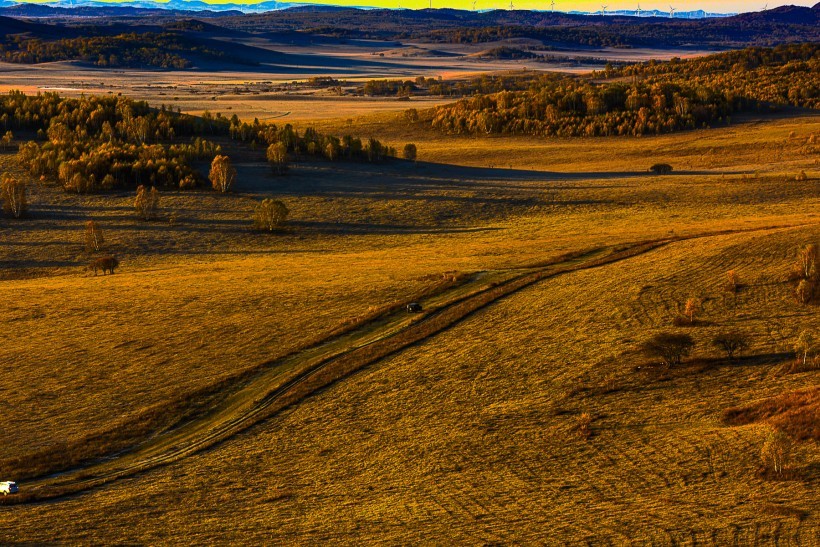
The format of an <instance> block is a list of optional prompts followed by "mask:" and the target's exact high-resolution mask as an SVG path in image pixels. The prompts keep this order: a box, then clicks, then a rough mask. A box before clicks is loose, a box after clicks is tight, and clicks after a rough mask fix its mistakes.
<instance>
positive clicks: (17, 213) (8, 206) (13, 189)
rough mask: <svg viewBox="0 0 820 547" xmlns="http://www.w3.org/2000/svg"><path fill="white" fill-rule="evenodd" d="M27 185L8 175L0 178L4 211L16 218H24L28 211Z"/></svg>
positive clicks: (0, 191) (4, 174) (0, 193)
mask: <svg viewBox="0 0 820 547" xmlns="http://www.w3.org/2000/svg"><path fill="white" fill-rule="evenodd" d="M26 190H27V188H26V183H25V182H24V181H21V180H17V179H16V178H14V177H13V176H11V175H9V174H8V173H3V176H2V178H0V201H2V202H3V211H5V212H6V214H9V215H11V216H13V217H14V218H22V217H23V216H25V214H26V211H28V202H27V201H26Z"/></svg>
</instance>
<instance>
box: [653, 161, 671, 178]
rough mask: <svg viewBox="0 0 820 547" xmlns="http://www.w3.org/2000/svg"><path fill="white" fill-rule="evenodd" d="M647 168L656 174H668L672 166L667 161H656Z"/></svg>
mask: <svg viewBox="0 0 820 547" xmlns="http://www.w3.org/2000/svg"><path fill="white" fill-rule="evenodd" d="M649 170H650V171H652V172H653V173H655V174H656V175H668V174H670V173H671V172H672V166H671V165H669V164H668V163H656V164H655V165H653V166H652V167H650V168H649Z"/></svg>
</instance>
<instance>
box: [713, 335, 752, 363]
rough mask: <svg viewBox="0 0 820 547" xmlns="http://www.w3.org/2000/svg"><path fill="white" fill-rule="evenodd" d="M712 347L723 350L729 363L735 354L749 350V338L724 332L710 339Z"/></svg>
mask: <svg viewBox="0 0 820 547" xmlns="http://www.w3.org/2000/svg"><path fill="white" fill-rule="evenodd" d="M712 345H713V346H715V347H716V348H719V349H721V350H723V351H724V352H725V353H726V357H727V358H728V359H729V360H730V361H731V360H732V359H734V358H735V354H738V353H741V352H743V351H745V350H747V349H749V337H748V336H747V335H745V334H743V333H741V332H724V333H722V334H718V335H717V336H715V337H714V338H713V339H712Z"/></svg>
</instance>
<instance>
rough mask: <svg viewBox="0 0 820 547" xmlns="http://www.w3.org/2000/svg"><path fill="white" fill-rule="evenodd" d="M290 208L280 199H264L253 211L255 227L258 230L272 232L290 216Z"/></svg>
mask: <svg viewBox="0 0 820 547" xmlns="http://www.w3.org/2000/svg"><path fill="white" fill-rule="evenodd" d="M288 213H290V211H288V208H287V207H286V206H285V204H284V203H282V202H281V201H279V200H276V199H271V198H267V199H263V200H262V202H261V203H259V205H257V206H256V209H255V210H254V212H253V227H254V228H255V229H257V230H266V231H268V232H272V231H273V230H274V229H276V228H278V227H279V226H281V225H282V224H284V223H285V221H286V220H287V218H288Z"/></svg>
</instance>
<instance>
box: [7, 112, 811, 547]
mask: <svg viewBox="0 0 820 547" xmlns="http://www.w3.org/2000/svg"><path fill="white" fill-rule="evenodd" d="M313 125H315V126H316V127H317V128H318V129H319V130H321V131H328V132H334V133H344V132H348V131H352V132H354V133H355V134H357V135H359V136H363V137H367V136H370V135H373V136H376V137H378V138H380V139H383V140H385V141H387V142H389V143H390V144H391V145H394V146H397V147H400V146H403V145H404V143H406V142H415V143H416V144H417V145H418V148H419V162H418V164H416V165H412V164H407V163H405V162H397V163H394V164H385V165H380V166H372V165H358V164H328V163H323V162H316V163H306V164H303V165H299V166H296V167H295V169H294V170H293V174H292V175H290V176H288V177H284V178H277V177H274V176H273V175H271V174H270V173H269V172H268V170H267V169H266V168H264V167H262V166H261V164H260V163H259V162H260V161H261V159H262V154H261V152H260V153H259V158H258V159H256V158H255V157H253V155H252V154H248V153H240V152H238V151H236V150H234V149H233V148H231V145H230V144H229V143H226V145H225V146H226V150H227V151H228V153H229V154H234V155H235V157H236V158H237V161H238V162H239V165H238V167H239V174H240V177H239V182H238V184H237V192H236V193H235V194H233V195H228V196H216V195H213V194H212V193H209V192H205V191H201V192H199V191H198V192H194V193H178V192H168V193H166V194H165V195H164V196H163V211H162V216H163V220H162V221H157V222H152V223H143V222H140V221H138V220H136V218H135V217H133V216H132V215H131V212H130V210H129V209H130V207H131V200H132V197H131V196H130V195H128V194H122V195H106V196H83V197H77V196H71V195H65V194H61V193H58V192H57V191H56V190H54V189H51V188H42V189H40V190H38V192H37V193H36V195H35V196H34V199H33V206H32V217H33V218H32V219H30V220H25V221H20V222H11V221H9V220H2V221H0V264H2V265H3V266H4V268H3V270H2V277H0V279H3V280H2V281H0V293H2V301H3V302H6V303H7V306H6V310H7V311H6V313H5V314H3V317H2V318H0V321H2V329H3V332H6V333H10V336H8V339H7V341H6V342H5V343H4V344H2V345H0V363H2V366H0V385H3V386H13V388H11V389H4V392H3V402H2V403H0V404H2V408H3V412H2V414H0V429H1V430H3V431H13V432H14V436H15V438H16V439H18V442H15V443H3V444H0V480H5V478H4V477H5V476H6V475H9V474H11V475H13V474H14V472H15V469H14V468H13V467H12V466H11V464H10V463H9V462H11V461H12V460H14V459H19V458H20V457H25V456H27V455H31V456H34V455H37V454H42V453H43V451H48V449H49V448H50V447H51V448H53V447H55V446H62V445H61V443H65V444H66V446H69V447H75V446H76V445H77V444H78V443H82V442H83V441H82V439H84V438H85V437H87V436H88V435H89V433H96V432H106V431H118V430H119V429H122V428H128V427H132V426H133V424H134V423H135V422H134V420H138V417H139V416H141V415H143V414H147V413H149V412H148V409H151V408H155V409H163V408H176V407H174V406H173V405H172V403H173V402H174V401H179V400H183V401H184V400H185V399H186V398H188V397H190V396H191V394H193V393H196V392H198V391H201V390H205V389H207V388H208V387H209V386H213V385H215V384H218V383H219V382H223V381H225V379H226V378H229V377H231V376H232V375H235V374H239V373H241V372H243V371H250V370H256V369H257V368H258V367H260V366H261V365H262V364H263V363H265V362H269V361H272V360H274V359H277V358H279V357H282V356H284V355H286V354H288V353H289V352H292V351H294V350H296V349H299V348H304V347H305V346H307V345H309V344H311V343H314V342H316V341H318V340H321V339H322V338H324V337H325V336H327V335H328V334H329V333H331V332H333V331H338V328H339V327H340V326H343V325H346V324H351V323H352V322H354V321H355V320H356V318H361V317H364V316H367V315H368V312H369V311H370V312H373V310H374V309H376V308H380V307H383V306H386V305H388V304H391V303H396V302H405V301H408V300H411V299H413V298H415V295H418V294H420V293H421V292H422V291H424V290H425V289H426V288H429V287H430V286H431V285H433V284H435V283H436V282H437V281H438V280H439V279H440V278H441V274H442V273H444V272H452V271H460V272H466V273H475V272H481V271H488V273H487V274H486V275H488V276H492V275H498V273H497V272H499V271H506V270H504V269H509V268H519V267H522V266H529V265H534V264H538V263H541V262H545V261H547V260H549V259H553V258H555V257H557V256H559V255H561V254H563V253H570V252H580V251H590V250H594V249H602V248H606V249H610V250H612V249H615V248H618V247H619V246H624V245H633V244H636V243H638V242H641V241H647V240H657V239H663V238H681V237H685V238H688V239H670V241H669V242H668V243H666V244H664V245H661V246H659V247H657V248H653V249H650V250H648V251H647V252H643V253H641V254H636V255H635V256H626V257H624V258H623V259H619V260H617V261H611V262H606V263H600V264H595V263H593V262H592V261H591V260H592V258H579V259H578V262H577V265H580V266H584V265H585V264H587V265H588V266H589V267H584V268H577V267H572V268H570V269H568V270H567V271H566V272H560V273H556V274H555V275H551V276H549V277H546V278H545V279H543V280H541V281H539V282H537V283H535V284H533V285H531V286H529V287H526V288H524V289H522V290H519V291H516V292H512V293H511V294H509V295H507V296H505V297H503V298H500V299H498V300H496V301H495V302H494V303H492V304H490V305H489V306H486V307H483V308H480V309H478V310H477V311H475V312H473V313H471V314H469V315H467V316H466V318H464V319H463V320H460V321H457V322H455V323H454V324H452V325H450V326H449V328H446V329H445V330H444V331H443V332H441V333H439V334H437V335H435V336H430V337H428V338H426V339H424V340H423V341H421V342H419V343H416V344H413V345H409V346H407V347H405V348H403V349H401V350H400V351H398V352H396V353H394V354H393V355H391V356H389V357H387V358H386V359H381V360H379V361H377V362H376V363H374V364H371V365H369V366H367V367H366V368H364V369H363V370H361V371H359V372H358V373H356V374H354V375H352V376H349V377H347V378H345V379H342V380H340V381H338V382H336V383H333V384H332V385H330V386H329V387H327V388H325V389H323V390H321V391H320V392H319V393H318V394H316V395H314V396H311V397H308V398H302V399H300V401H299V402H298V403H296V404H294V405H293V406H291V407H289V408H288V409H287V410H285V411H283V412H280V413H278V414H276V415H275V416H273V417H271V418H269V419H266V420H264V421H262V422H261V423H257V424H256V425H255V426H253V427H252V428H251V429H248V430H247V431H245V432H243V433H241V434H237V435H233V436H231V437H230V438H229V439H228V440H225V441H223V442H221V443H219V444H215V445H214V446H212V447H210V449H209V450H207V451H205V452H201V453H199V454H196V455H193V456H189V457H185V458H182V459H179V460H178V461H175V462H173V463H170V464H168V465H165V466H162V467H159V468H156V469H154V470H152V471H150V472H146V473H143V474H140V475H137V476H134V477H131V478H126V479H123V480H120V481H117V482H114V483H112V484H110V485H106V486H103V487H100V488H96V489H92V490H90V491H88V492H85V493H82V494H80V495H76V496H72V497H69V498H63V499H59V500H57V501H54V502H49V503H41V504H30V505H18V506H8V507H6V506H0V530H2V531H3V533H4V535H3V537H4V540H6V539H8V540H10V541H34V542H53V541H65V542H75V541H78V542H88V543H115V542H138V543H167V542H175V543H177V542H178V543H198V544H199V543H205V542H210V541H218V542H229V541H240V542H249V543H270V542H273V543H297V542H298V543H313V542H319V541H327V540H331V541H337V542H348V543H361V542H365V541H367V542H386V543H417V542H426V543H450V542H459V543H499V542H500V543H532V542H548V543H549V542H553V543H559V542H570V543H576V542H583V541H586V540H588V541H590V542H591V543H603V544H606V543H608V542H612V543H626V542H629V541H630V540H635V541H637V542H638V543H640V544H644V543H649V542H655V543H659V544H669V543H676V544H696V543H697V544H700V543H707V544H717V545H723V544H727V543H732V542H735V543H737V544H741V545H742V544H750V543H757V544H774V543H776V542H777V543H778V544H783V543H788V542H791V543H800V544H805V545H811V544H812V542H816V541H818V537H820V536H818V514H817V510H818V503H817V497H816V493H815V490H816V484H817V479H818V477H817V465H818V451H817V445H816V442H814V441H807V442H803V443H800V444H799V446H798V448H797V451H796V457H795V462H796V463H795V466H796V471H795V473H794V476H793V477H791V478H789V479H788V480H773V479H771V478H766V477H763V476H761V475H759V474H758V472H757V469H758V467H759V466H760V448H761V446H762V444H763V442H764V440H765V438H766V435H767V432H768V426H766V425H763V424H753V425H748V426H727V425H725V424H723V423H722V421H721V412H722V411H723V410H724V409H726V408H728V407H731V406H737V405H741V404H746V403H749V402H753V401H757V400H761V399H764V398H767V397H772V396H775V395H777V394H780V393H782V392H784V391H788V390H793V389H797V388H801V387H807V386H811V385H816V384H817V378H818V374H817V371H816V370H815V371H806V372H800V373H788V372H787V371H786V369H787V368H788V363H789V362H790V360H791V357H790V356H789V354H788V352H790V351H791V345H792V341H793V339H794V338H795V337H796V336H797V334H798V333H799V332H800V331H801V330H803V329H810V330H814V331H815V332H817V329H818V327H820V324H819V323H820V320H818V316H817V313H816V307H814V306H809V307H803V306H800V305H798V304H797V303H796V302H795V299H794V296H793V292H792V291H793V289H792V288H791V286H790V285H789V284H788V283H786V281H785V279H786V276H787V274H788V273H789V270H790V268H791V265H792V263H793V261H794V256H795V252H796V250H797V248H798V247H799V246H801V245H805V244H807V243H812V242H818V241H820V225H819V224H818V222H820V218H818V216H817V213H816V211H817V206H818V203H820V185H819V184H818V183H819V182H820V166H818V159H819V158H820V155H819V154H818V152H820V148H818V146H817V145H812V144H810V143H809V142H808V138H809V136H810V135H811V134H820V119H818V118H816V117H797V118H769V119H759V120H749V121H747V122H746V123H743V124H737V125H734V126H732V127H730V128H725V129H714V130H710V131H700V132H692V133H683V134H677V135H671V136H663V137H651V138H640V139H594V140H584V139H574V140H561V139H557V140H541V139H531V138H523V137H506V138H486V139H473V138H463V137H459V138H453V137H448V136H443V135H440V134H435V133H432V132H430V131H427V130H425V129H423V128H422V127H421V126H420V125H419V124H408V123H405V122H403V121H402V117H401V114H400V113H386V114H380V115H376V116H367V117H357V118H356V119H355V120H354V124H353V127H352V129H351V128H348V123H347V122H346V118H342V119H337V120H327V121H319V122H315V123H314V124H313ZM3 161H4V162H5V165H6V166H10V165H11V158H10V157H8V156H6V157H4V159H3ZM660 161H663V162H669V163H671V164H672V165H673V166H674V167H675V173H674V174H673V175H671V176H666V177H656V176H651V175H649V174H648V173H647V172H646V170H647V168H648V166H649V165H651V164H653V163H656V162H660ZM9 168H11V167H9ZM12 169H13V168H12ZM800 171H805V172H806V173H807V175H808V180H807V181H802V182H797V181H795V180H794V178H795V175H796V174H797V173H799V172H800ZM269 195H271V196H274V197H276V198H278V199H282V200H283V201H285V203H286V204H287V205H288V207H289V208H290V209H291V222H290V227H289V230H288V231H287V232H285V233H281V234H270V235H264V236H263V235H258V234H255V233H253V232H251V231H250V230H249V229H248V227H249V222H250V214H251V211H252V209H253V205H254V203H255V202H256V201H257V200H259V199H261V198H262V197H266V196H269ZM172 213H173V216H175V217H176V222H175V223H174V224H173V225H172V224H170V223H169V222H168V218H169V217H170V216H172ZM87 218H95V219H96V220H97V221H98V222H100V224H101V226H102V228H103V231H104V234H105V236H106V240H107V241H108V244H109V246H110V248H111V249H112V250H113V251H115V252H116V254H117V255H118V256H120V257H121V258H122V267H121V269H120V270H119V271H118V272H117V274H116V275H114V276H109V277H99V276H98V277H96V278H94V277H93V276H92V277H89V276H88V275H87V273H85V272H84V271H83V269H82V268H83V263H84V262H85V260H86V259H85V257H84V255H83V253H82V249H81V241H82V225H83V222H84V221H85V220H86V219H87ZM590 256H592V257H593V258H594V254H593V255H590ZM585 261H586V262H585ZM574 264H575V263H574ZM730 269H735V270H737V271H738V272H739V275H740V277H741V280H742V282H743V284H744V288H743V290H742V291H741V292H739V293H737V294H731V293H727V292H726V291H725V290H724V289H723V287H722V285H723V283H724V280H725V274H726V271H728V270H730ZM494 272H495V273H494ZM690 297H697V298H700V299H702V300H703V302H704V312H703V315H702V320H703V322H704V326H700V327H692V328H690V329H687V331H686V332H689V333H690V334H692V336H693V337H694V338H695V339H696V341H697V343H698V346H697V348H696V352H695V353H696V356H697V357H698V358H709V359H713V358H716V357H717V353H716V351H715V350H714V349H712V348H711V347H710V346H709V340H710V339H711V337H712V336H714V335H715V334H716V333H718V332H721V331H723V330H726V329H739V330H742V331H743V332H746V333H748V334H749V335H750V336H752V338H753V344H752V347H751V349H750V351H749V352H748V353H749V354H751V355H755V356H756V357H755V358H754V359H750V360H745V361H742V362H740V363H738V364H727V363H726V362H721V361H714V360H713V361H708V363H711V364H709V365H708V366H707V365H704V364H703V363H701V362H698V363H700V364H697V363H696V364H693V365H690V366H685V367H682V368H681V369H680V370H679V371H673V372H669V373H662V372H658V371H656V370H654V369H646V368H645V365H646V364H647V361H646V358H645V357H642V356H640V355H637V354H636V353H635V350H636V347H637V346H638V344H640V343H641V342H642V341H644V340H646V339H647V338H648V337H649V336H651V335H652V334H654V333H656V332H660V331H664V330H669V329H670V328H672V321H673V319H674V318H675V317H676V316H677V315H678V314H679V313H680V310H681V309H682V305H683V302H685V300H686V299H687V298H690ZM639 366H644V368H641V369H640V370H639V369H637V368H636V367H639ZM226 385H227V386H229V387H230V385H231V384H230V382H229V383H228V384H226ZM183 406H184V405H183ZM583 412H588V413H590V415H591V417H592V424H591V428H592V432H593V434H592V436H591V437H590V438H588V439H587V438H583V437H581V436H580V435H578V433H577V432H576V431H575V424H576V423H577V421H578V417H579V415H580V414H581V413H583ZM173 423H174V420H173V416H170V417H168V419H167V420H165V421H163V420H158V421H157V422H156V426H157V427H158V428H162V427H170V426H172V425H173ZM120 433H122V432H120ZM123 436H124V438H126V439H127V438H128V434H127V431H126V432H125V434H124V435H123ZM135 437H136V438H137V439H141V440H145V439H144V438H143V437H140V436H138V435H135ZM134 440H135V439H131V442H133V441H134ZM159 441H161V438H156V440H155V439H154V438H153V437H152V438H148V439H147V443H148V444H149V445H150V443H152V442H159ZM9 478H13V477H9ZM25 484H26V483H25V481H21V488H22V489H25ZM101 515H104V517H101ZM54 522H60V523H62V524H61V526H59V527H55V526H54ZM149 523H150V524H149Z"/></svg>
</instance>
